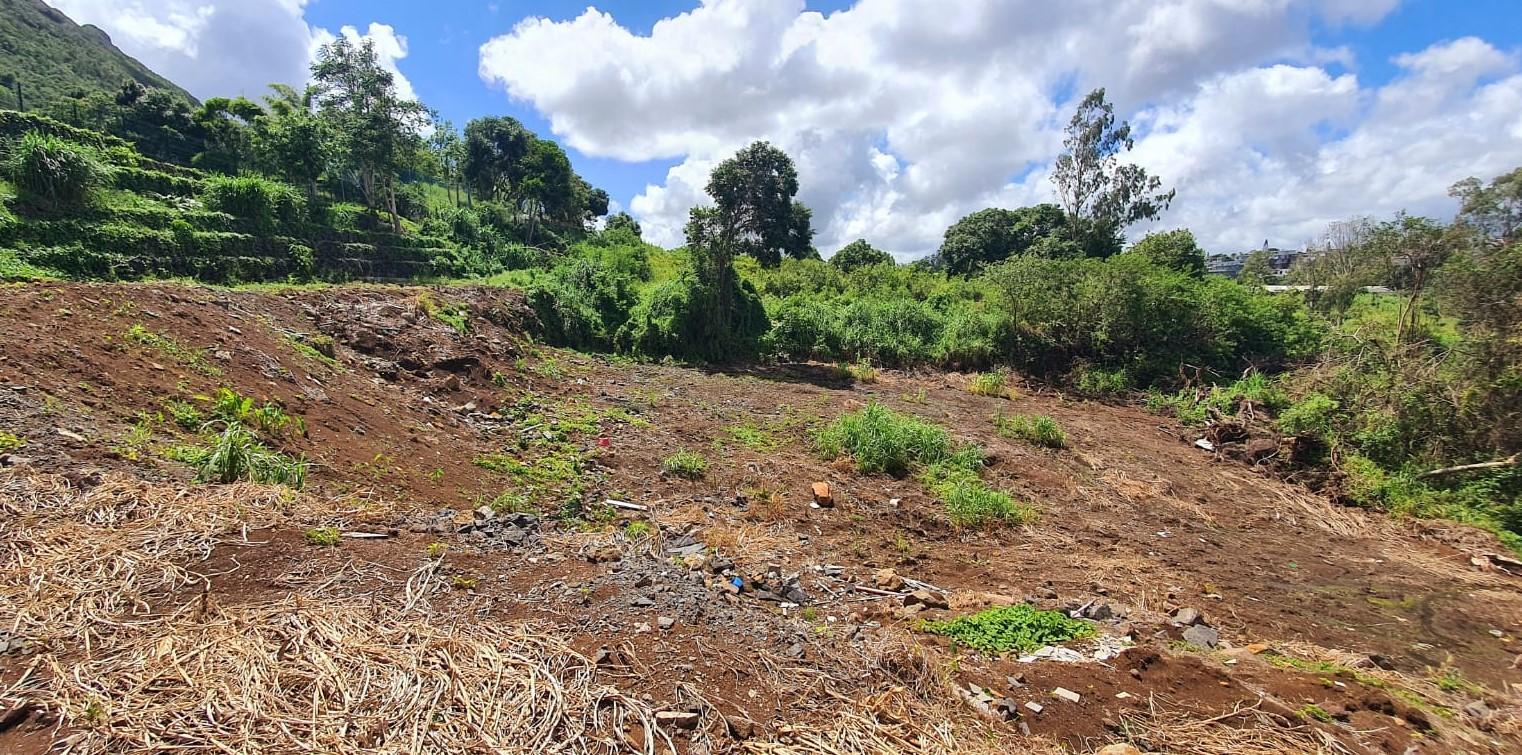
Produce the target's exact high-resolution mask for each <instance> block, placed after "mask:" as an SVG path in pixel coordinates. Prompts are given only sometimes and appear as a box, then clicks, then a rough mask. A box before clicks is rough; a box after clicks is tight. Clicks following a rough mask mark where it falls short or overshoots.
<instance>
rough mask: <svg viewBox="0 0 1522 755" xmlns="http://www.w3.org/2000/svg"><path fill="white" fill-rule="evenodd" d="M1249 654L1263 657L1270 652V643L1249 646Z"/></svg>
mask: <svg viewBox="0 0 1522 755" xmlns="http://www.w3.org/2000/svg"><path fill="white" fill-rule="evenodd" d="M1247 652H1249V653H1252V654H1253V655H1262V654H1264V653H1267V652H1268V643H1266V642H1254V643H1253V644H1251V645H1248V646H1247Z"/></svg>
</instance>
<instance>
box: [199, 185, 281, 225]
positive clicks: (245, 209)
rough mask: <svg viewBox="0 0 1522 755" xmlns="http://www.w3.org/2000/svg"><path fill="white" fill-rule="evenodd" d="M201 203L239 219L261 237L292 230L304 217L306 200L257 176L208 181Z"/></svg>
mask: <svg viewBox="0 0 1522 755" xmlns="http://www.w3.org/2000/svg"><path fill="white" fill-rule="evenodd" d="M201 200H202V201H203V202H205V203H206V206H207V207H208V208H210V209H212V210H216V211H218V212H225V213H227V214H229V215H233V216H236V217H239V218H242V219H244V220H246V221H248V222H249V223H250V224H251V225H252V226H253V227H254V228H255V229H257V230H259V231H261V232H265V233H268V232H272V231H275V230H277V229H282V228H294V227H296V226H297V225H299V224H300V223H301V222H302V220H303V219H304V217H305V215H306V199H305V198H304V197H303V196H302V193H301V192H300V191H298V190H297V189H296V188H295V187H293V186H291V185H289V184H284V183H281V182H279V181H271V180H269V179H267V178H259V177H258V176H216V177H213V178H209V179H207V181H206V186H205V188H204V189H203V190H202V194H201Z"/></svg>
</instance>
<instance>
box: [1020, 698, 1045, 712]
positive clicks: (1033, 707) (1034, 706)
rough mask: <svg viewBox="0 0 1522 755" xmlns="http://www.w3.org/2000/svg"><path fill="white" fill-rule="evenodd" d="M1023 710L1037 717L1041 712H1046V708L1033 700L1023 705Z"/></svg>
mask: <svg viewBox="0 0 1522 755" xmlns="http://www.w3.org/2000/svg"><path fill="white" fill-rule="evenodd" d="M1025 709H1026V710H1028V711H1030V712H1032V713H1035V714H1038V715H1039V714H1040V713H1041V711H1043V710H1046V706H1044V705H1042V704H1041V703H1038V702H1036V701H1035V700H1030V701H1027V702H1026V703H1025Z"/></svg>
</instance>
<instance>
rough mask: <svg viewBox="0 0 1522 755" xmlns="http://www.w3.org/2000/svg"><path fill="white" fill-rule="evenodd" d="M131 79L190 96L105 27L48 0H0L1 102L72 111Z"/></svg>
mask: <svg viewBox="0 0 1522 755" xmlns="http://www.w3.org/2000/svg"><path fill="white" fill-rule="evenodd" d="M129 81H130V82H135V83H137V84H138V85H140V86H143V87H148V88H153V89H162V90H165V91H167V92H171V93H173V94H174V95H176V96H179V97H183V98H185V99H191V97H190V94H189V93H187V92H186V91H185V90H183V89H180V88H179V87H178V86H175V85H174V83H172V82H170V81H169V80H167V79H165V78H164V77H162V76H159V75H158V74H156V73H154V72H153V71H150V70H148V68H147V67H146V66H144V65H143V64H142V63H139V62H137V61H136V60H134V59H133V58H132V57H130V56H128V55H127V54H126V53H124V52H122V51H121V50H118V49H117V48H116V45H113V44H112V43H111V38H110V37H109V36H107V35H106V33H105V32H103V31H101V30H100V29H98V28H96V27H94V26H80V25H78V24H76V23H74V22H73V21H72V20H70V19H69V17H68V16H66V15H64V13H63V12H62V11H60V10H58V9H56V8H53V7H51V6H49V5H48V4H47V3H45V2H43V0H0V105H3V106H4V107H7V108H14V109H18V110H20V109H25V110H29V111H33V112H40V113H53V114H67V113H71V112H75V111H76V110H78V109H79V108H81V107H83V108H88V107H89V106H88V105H86V104H85V102H86V101H87V100H88V99H89V98H90V97H91V95H96V96H99V95H103V94H104V95H109V94H114V93H115V92H116V91H117V90H118V89H120V88H121V86H122V84H123V83H124V82H129ZM18 92H19V94H18ZM18 105H24V106H25V107H24V108H22V107H18Z"/></svg>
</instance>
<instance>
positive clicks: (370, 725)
mask: <svg viewBox="0 0 1522 755" xmlns="http://www.w3.org/2000/svg"><path fill="white" fill-rule="evenodd" d="M194 614H195V612H194V611H184V612H181V613H180V614H179V615H177V616H176V617H174V619H173V620H172V621H170V622H168V623H165V624H164V625H162V626H160V627H158V628H156V630H155V631H143V630H142V629H129V630H126V631H123V632H121V633H118V634H117V635H116V636H114V637H113V638H112V641H110V642H108V643H106V644H105V646H103V647H100V648H97V651H96V652H95V653H94V654H93V655H92V657H89V658H86V659H82V660H79V661H64V660H61V659H59V658H57V657H48V658H47V664H48V666H49V667H50V668H49V671H50V672H51V673H49V674H46V675H44V676H45V678H46V679H47V681H46V682H42V683H40V684H35V685H33V689H31V690H27V691H28V692H30V695H28V696H30V697H31V698H32V699H33V700H34V701H36V702H40V703H42V704H44V705H46V706H47V707H48V708H50V709H52V710H56V711H59V712H61V713H62V714H63V715H64V717H65V718H66V719H67V720H69V721H71V722H73V723H74V724H75V725H76V726H78V727H79V731H77V732H76V733H75V734H73V735H72V736H70V737H69V738H68V739H67V740H66V743H65V747H64V748H63V751H64V752H79V753H105V752H111V753H117V752H159V751H163V750H165V749H169V748H182V749H192V750H203V751H208V752H210V751H221V752H227V753H264V752H296V751H313V752H327V753H350V752H352V753H358V752H375V751H380V752H408V753H422V752H440V753H443V752H512V753H537V752H543V751H562V752H643V753H654V752H656V750H657V745H658V744H663V745H664V748H665V749H667V750H669V749H670V743H669V741H667V740H666V739H665V737H664V735H663V734H662V733H660V732H659V731H658V730H657V729H656V728H655V727H654V725H653V718H652V715H653V714H652V712H651V711H650V709H649V708H648V706H645V705H643V704H642V703H640V702H639V701H637V700H630V699H627V698H625V697H624V696H623V695H622V694H620V693H619V692H618V691H617V690H615V689H614V688H613V687H610V686H607V685H605V684H602V683H600V682H599V681H598V680H597V679H596V673H595V671H596V669H595V666H594V665H593V663H592V662H591V661H590V660H589V659H587V658H585V657H584V656H582V655H580V654H578V653H576V652H575V651H574V650H572V649H571V648H570V647H569V646H568V645H566V644H565V642H564V640H562V639H560V638H559V637H556V636H552V635H548V634H540V633H535V632H532V631H530V630H528V629H526V628H524V627H522V626H519V625H513V624H492V623H476V622H468V623H466V624H463V625H457V624H453V623H448V622H446V620H445V619H444V618H443V617H433V616H430V615H428V614H427V613H426V612H418V611H413V612H411V613H408V612H406V611H405V609H404V608H403V607H402V606H400V605H397V604H391V605H373V604H369V603H364V602H344V601H336V602H335V601H310V600H306V601H304V600H301V599H298V598H288V599H286V600H284V601H280V602H277V603H274V604H269V605H264V606H258V607H251V608H240V609H236V610H229V611H216V610H213V611H212V612H211V613H210V614H209V615H207V616H204V617H198V616H196V615H194ZM17 693H18V691H13V692H12V694H13V695H15V694H17ZM626 727H628V728H630V729H631V730H633V731H638V732H641V733H640V735H639V736H626V735H625V734H624V731H625V729H626Z"/></svg>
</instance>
